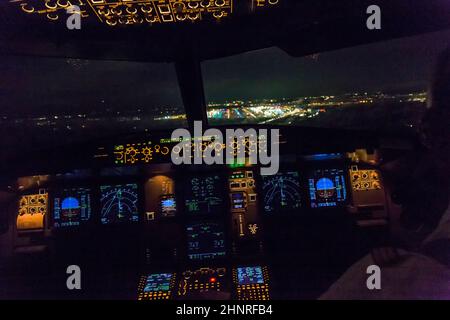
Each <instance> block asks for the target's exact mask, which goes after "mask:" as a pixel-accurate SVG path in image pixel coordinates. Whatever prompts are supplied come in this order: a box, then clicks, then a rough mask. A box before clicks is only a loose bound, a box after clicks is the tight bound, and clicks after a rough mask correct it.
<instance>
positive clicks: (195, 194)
mask: <svg viewBox="0 0 450 320" xmlns="http://www.w3.org/2000/svg"><path fill="white" fill-rule="evenodd" d="M223 188H224V184H223V181H222V179H221V178H220V177H219V176H218V175H211V176H198V177H193V178H191V179H188V180H187V181H186V183H185V193H186V200H185V204H186V209H187V212H188V213H194V214H195V213H198V214H211V213H213V212H216V211H218V210H220V209H221V208H222V207H223V204H224V197H223Z"/></svg>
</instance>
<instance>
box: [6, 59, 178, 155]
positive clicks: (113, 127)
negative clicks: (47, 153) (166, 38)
mask: <svg viewBox="0 0 450 320" xmlns="http://www.w3.org/2000/svg"><path fill="white" fill-rule="evenodd" d="M0 73H1V75H2V79H4V80H5V79H8V80H7V81H2V85H1V86H0V105H1V106H2V107H1V110H0V135H1V136H2V139H0V147H2V148H3V149H4V148H14V147H17V145H27V146H28V147H27V148H34V149H35V148H39V147H40V148H43V147H46V146H51V147H53V146H58V145H61V144H68V143H71V142H86V141H92V139H99V138H103V137H111V136H117V135H120V134H132V133H143V132H146V131H149V130H158V129H166V128H179V127H184V126H185V125H186V116H185V111H184V107H183V103H182V101H181V95H180V91H179V87H178V83H177V77H176V73H175V67H174V65H173V64H166V63H139V62H127V61H97V60H80V59H59V58H44V57H24V56H3V57H2V59H0Z"/></svg>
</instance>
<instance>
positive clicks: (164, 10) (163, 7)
mask: <svg viewBox="0 0 450 320" xmlns="http://www.w3.org/2000/svg"><path fill="white" fill-rule="evenodd" d="M158 9H159V12H161V14H170V13H171V10H170V7H169V5H168V4H164V5H159V6H158Z"/></svg>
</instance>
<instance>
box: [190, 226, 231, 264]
mask: <svg viewBox="0 0 450 320" xmlns="http://www.w3.org/2000/svg"><path fill="white" fill-rule="evenodd" d="M186 234H187V239H188V257H189V259H191V260H205V259H213V258H217V257H221V256H225V233H224V231H223V227H222V226H221V225H220V224H218V223H198V224H190V225H188V226H187V227H186Z"/></svg>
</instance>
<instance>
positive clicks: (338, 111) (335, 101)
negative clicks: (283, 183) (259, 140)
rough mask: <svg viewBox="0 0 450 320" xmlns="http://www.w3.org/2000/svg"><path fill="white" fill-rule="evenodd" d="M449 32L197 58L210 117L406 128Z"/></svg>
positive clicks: (418, 110) (421, 105)
mask: <svg viewBox="0 0 450 320" xmlns="http://www.w3.org/2000/svg"><path fill="white" fill-rule="evenodd" d="M449 39H450V32H449V31H441V32H436V33H429V34H424V35H420V36H413V37H408V38H400V39H395V40H389V41H383V42H377V43H372V44H367V45H362V46H357V47H352V48H345V49H340V50H336V51H331V52H325V53H317V54H313V55H309V56H306V57H301V58H295V57H292V56H289V55H288V54H287V53H286V52H284V51H283V50H281V49H279V48H275V47H274V48H268V49H263V50H259V51H253V52H249V53H245V54H241V55H236V56H232V57H227V58H222V59H218V60H211V61H207V62H205V63H204V64H203V76H204V79H205V91H206V97H207V103H208V118H209V122H210V123H212V124H216V125H219V124H224V125H225V124H243V123H249V124H272V125H296V126H306V127H326V128H345V129H368V130H380V129H381V130H394V131H399V130H403V129H407V130H410V129H414V128H415V127H416V126H417V124H418V122H419V121H420V119H421V116H422V114H423V111H424V110H425V108H426V101H427V89H428V84H429V81H430V79H431V77H432V71H433V68H434V64H435V61H436V58H437V56H438V54H439V53H440V52H441V51H442V50H444V48H445V46H446V44H447V43H448V40H449Z"/></svg>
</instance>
